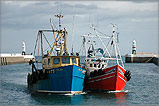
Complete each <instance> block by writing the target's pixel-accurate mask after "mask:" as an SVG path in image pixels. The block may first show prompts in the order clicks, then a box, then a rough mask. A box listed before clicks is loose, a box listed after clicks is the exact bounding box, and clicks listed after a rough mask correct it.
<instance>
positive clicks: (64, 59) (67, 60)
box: [62, 57, 70, 64]
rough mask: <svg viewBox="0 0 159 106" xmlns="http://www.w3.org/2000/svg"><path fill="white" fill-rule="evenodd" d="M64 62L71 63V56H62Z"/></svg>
mask: <svg viewBox="0 0 159 106" xmlns="http://www.w3.org/2000/svg"><path fill="white" fill-rule="evenodd" d="M62 63H63V64H70V58H69V57H63V58H62Z"/></svg>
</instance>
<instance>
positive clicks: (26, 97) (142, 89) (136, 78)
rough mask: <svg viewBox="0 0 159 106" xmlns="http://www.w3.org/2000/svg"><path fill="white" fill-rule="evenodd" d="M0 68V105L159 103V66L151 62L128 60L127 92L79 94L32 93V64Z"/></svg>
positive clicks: (126, 66) (126, 65)
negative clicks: (129, 74)
mask: <svg viewBox="0 0 159 106" xmlns="http://www.w3.org/2000/svg"><path fill="white" fill-rule="evenodd" d="M0 68H1V69H0V74H1V76H0V79H1V82H0V84H1V86H0V105H159V67H158V66H156V65H154V64H151V63H146V64H142V63H140V64H132V63H130V64H125V68H126V69H127V70H130V71H131V73H132V78H131V80H130V81H129V82H128V83H127V85H126V87H125V90H124V92H120V93H116V92H98V93H97V92H86V93H83V94H80V95H55V94H31V93H29V91H28V89H27V74H28V73H29V72H31V66H30V65H29V64H15V65H8V66H1V67H0Z"/></svg>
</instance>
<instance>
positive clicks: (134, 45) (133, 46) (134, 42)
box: [132, 40, 136, 54]
mask: <svg viewBox="0 0 159 106" xmlns="http://www.w3.org/2000/svg"><path fill="white" fill-rule="evenodd" d="M132 54H136V41H135V40H134V41H133V43H132Z"/></svg>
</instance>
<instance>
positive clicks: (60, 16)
mask: <svg viewBox="0 0 159 106" xmlns="http://www.w3.org/2000/svg"><path fill="white" fill-rule="evenodd" d="M55 17H57V18H59V29H60V30H61V23H60V18H63V15H61V14H60V15H55Z"/></svg>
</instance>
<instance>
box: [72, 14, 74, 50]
mask: <svg viewBox="0 0 159 106" xmlns="http://www.w3.org/2000/svg"><path fill="white" fill-rule="evenodd" d="M73 40H74V16H73V27H72V53H73V43H74V42H73Z"/></svg>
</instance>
